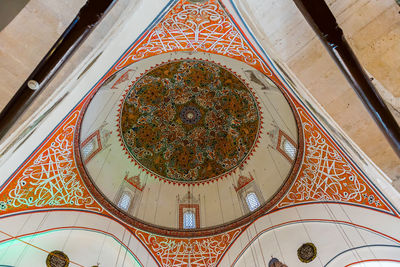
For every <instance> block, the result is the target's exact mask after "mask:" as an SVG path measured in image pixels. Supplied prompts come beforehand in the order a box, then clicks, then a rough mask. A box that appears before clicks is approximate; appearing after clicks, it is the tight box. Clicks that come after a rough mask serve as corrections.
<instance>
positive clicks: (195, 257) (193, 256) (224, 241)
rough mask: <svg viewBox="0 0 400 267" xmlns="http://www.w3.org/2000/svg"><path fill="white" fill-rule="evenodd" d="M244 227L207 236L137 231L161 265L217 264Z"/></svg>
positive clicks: (199, 266)
mask: <svg viewBox="0 0 400 267" xmlns="http://www.w3.org/2000/svg"><path fill="white" fill-rule="evenodd" d="M242 230H243V229H236V230H233V231H230V232H227V233H224V234H221V235H217V236H211V237H207V238H196V239H187V238H169V237H161V236H157V235H153V234H149V233H146V232H142V231H136V233H135V234H136V236H137V237H138V238H139V239H140V240H141V241H142V242H143V243H144V244H145V245H146V246H147V247H148V248H149V250H150V251H151V252H152V254H153V255H154V256H155V257H156V258H157V260H158V262H159V263H160V264H161V266H168V267H172V266H197V267H209V266H216V264H217V263H218V261H219V260H220V259H221V257H222V255H223V253H224V252H225V250H226V249H227V248H228V247H229V245H230V244H231V243H232V242H233V241H234V240H235V239H236V238H237V237H238V236H239V234H240V233H241V232H242Z"/></svg>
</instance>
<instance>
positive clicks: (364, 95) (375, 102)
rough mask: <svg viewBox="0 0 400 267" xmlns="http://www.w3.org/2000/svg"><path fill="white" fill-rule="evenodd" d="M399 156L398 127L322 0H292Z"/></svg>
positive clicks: (399, 136) (399, 140)
mask: <svg viewBox="0 0 400 267" xmlns="http://www.w3.org/2000/svg"><path fill="white" fill-rule="evenodd" d="M293 1H294V3H295V4H296V6H297V7H298V8H299V10H300V11H301V13H302V14H303V15H304V17H305V18H306V20H307V22H308V23H309V24H310V26H311V27H312V28H313V30H314V31H315V32H316V34H317V35H318V37H319V38H320V39H321V41H322V43H323V44H324V46H325V48H326V49H327V50H328V52H329V54H330V55H331V56H332V58H333V60H334V61H335V62H336V64H337V65H338V67H339V68H340V70H341V71H342V72H343V74H344V76H345V77H346V79H347V81H348V82H349V83H350V85H351V87H353V89H354V90H355V91H356V93H357V94H358V96H359V97H360V98H361V101H362V102H363V103H364V105H365V107H366V108H367V109H368V111H369V112H370V114H371V116H372V118H373V119H374V120H375V122H376V123H377V124H378V126H379V128H380V129H381V131H382V132H383V134H384V135H385V137H386V138H387V140H388V141H389V143H390V144H391V146H392V148H393V150H394V151H395V152H396V153H397V155H398V156H399V157H400V128H399V125H398V124H397V122H396V120H395V119H394V117H393V115H392V113H391V112H390V111H389V109H388V108H387V106H386V104H385V103H384V101H383V100H382V98H381V96H380V95H379V94H378V92H377V90H376V88H375V87H374V85H373V84H372V82H371V80H370V79H369V77H368V76H367V74H366V73H365V71H364V70H363V68H362V66H361V64H360V63H359V61H358V59H357V57H356V56H355V54H354V53H353V51H352V49H351V47H350V46H349V44H348V43H347V41H346V39H345V37H344V35H343V31H342V29H341V28H340V27H339V26H338V24H337V22H336V19H335V17H334V15H333V14H332V12H331V11H330V9H329V7H328V6H327V4H326V3H325V1H324V0H293Z"/></svg>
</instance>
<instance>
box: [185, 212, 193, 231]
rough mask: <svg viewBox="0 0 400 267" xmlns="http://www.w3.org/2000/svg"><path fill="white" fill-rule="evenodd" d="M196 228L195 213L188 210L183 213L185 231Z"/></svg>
mask: <svg viewBox="0 0 400 267" xmlns="http://www.w3.org/2000/svg"><path fill="white" fill-rule="evenodd" d="M194 228H196V215H195V214H194V212H193V211H191V210H188V211H185V212H184V213H183V229H194Z"/></svg>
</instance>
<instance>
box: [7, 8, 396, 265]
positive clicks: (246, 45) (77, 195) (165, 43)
mask: <svg viewBox="0 0 400 267" xmlns="http://www.w3.org/2000/svg"><path fill="white" fill-rule="evenodd" d="M196 2H197V1H196ZM248 40H249V38H246V36H245V35H244V33H243V30H242V29H241V28H240V27H239V26H238V24H236V22H235V21H234V20H233V18H232V17H231V15H230V14H229V13H228V12H227V10H226V8H225V7H224V5H223V4H222V3H220V2H218V1H215V0H210V1H201V2H198V3H195V1H193V2H189V1H183V0H180V1H177V2H176V3H174V4H172V5H171V7H170V10H169V11H168V12H166V13H165V15H163V16H162V17H160V18H159V20H158V21H157V22H156V23H155V25H154V26H153V27H152V28H150V29H149V30H148V31H146V32H144V33H143V34H142V36H141V38H139V39H138V41H137V42H136V43H134V44H132V46H131V47H130V48H129V49H128V50H127V52H126V53H125V54H124V55H123V56H122V57H121V58H120V60H118V62H116V63H115V65H114V66H113V68H112V69H110V70H109V72H108V73H106V75H105V76H104V77H103V78H102V79H101V80H100V81H99V82H98V83H97V84H96V86H94V88H93V89H92V91H91V92H89V94H88V95H87V96H86V97H85V98H83V99H82V100H81V101H80V102H79V103H77V105H76V107H75V108H74V109H73V110H71V111H70V112H69V113H68V116H67V117H66V118H65V119H64V120H63V121H62V122H61V123H60V124H59V126H58V127H57V128H55V129H54V130H53V132H52V133H51V134H50V135H49V137H48V138H46V139H45V140H43V141H42V142H40V145H39V146H38V148H37V149H36V151H35V152H34V153H33V154H32V155H30V156H29V158H27V160H26V161H25V162H24V163H23V164H22V165H21V166H20V168H19V169H18V170H16V171H15V172H14V174H13V175H12V176H11V177H10V178H9V179H8V180H7V182H6V183H5V184H4V185H3V186H2V188H1V190H2V191H1V196H0V209H1V212H0V214H1V215H2V216H3V215H7V214H13V213H18V212H24V211H35V210H45V209H46V210H49V209H60V208H64V209H77V210H87V211H90V212H94V213H102V214H107V215H110V216H112V215H111V214H110V213H108V212H107V209H104V208H103V205H102V204H100V203H97V201H96V199H95V197H93V196H92V195H91V193H89V192H90V190H88V189H87V187H86V185H85V183H84V182H83V179H82V177H81V176H82V175H81V172H80V171H79V169H80V168H82V166H78V165H79V164H82V163H81V162H80V161H77V160H76V159H77V158H79V157H80V155H76V150H74V146H75V147H76V146H78V145H79V144H78V143H77V139H76V138H74V135H75V134H76V133H77V132H78V130H77V129H78V128H79V127H80V125H79V119H78V118H79V116H81V115H82V114H81V112H82V110H83V109H84V107H85V105H87V102H88V101H89V100H90V99H91V97H92V96H93V95H94V94H95V93H96V92H97V90H98V89H99V88H100V86H101V85H102V84H104V83H105V82H107V83H110V88H111V89H110V90H113V89H115V90H117V89H118V88H120V87H121V88H122V87H126V86H127V85H129V83H130V82H131V74H132V72H133V71H132V70H128V71H124V72H123V73H119V74H118V75H119V76H118V78H116V77H117V76H113V75H117V74H116V73H117V71H119V70H121V69H123V68H124V67H127V66H128V65H130V64H132V63H135V62H138V61H140V60H143V59H146V58H150V57H152V56H158V55H162V54H166V53H171V52H178V51H188V52H193V53H196V52H202V53H211V54H216V55H221V56H225V57H230V58H233V59H236V60H239V61H242V62H244V63H245V64H248V65H249V66H251V67H253V68H255V69H257V70H259V71H260V72H262V73H263V74H264V75H266V76H267V77H269V79H271V80H272V81H273V82H274V83H275V84H277V85H278V86H279V87H280V89H281V90H282V91H283V92H284V94H285V95H286V96H287V98H288V99H290V102H291V104H292V107H293V109H294V111H295V112H296V113H297V114H298V116H297V118H298V122H297V123H298V125H299V126H300V127H301V132H302V136H301V138H299V148H300V146H301V147H302V149H298V153H299V154H300V155H298V156H299V157H300V160H299V161H298V162H297V163H296V164H297V165H298V166H297V170H298V171H297V172H296V173H295V175H294V176H293V182H292V183H290V185H289V186H287V188H286V191H284V192H283V193H282V194H281V195H278V196H276V198H277V200H278V201H277V202H276V205H274V207H270V209H269V211H271V210H274V209H282V208H287V207H290V206H293V205H302V204H308V203H321V202H323V203H343V204H349V205H357V206H362V207H365V208H369V209H374V210H378V211H382V212H385V213H388V214H392V215H394V216H398V214H397V212H396V211H395V209H394V208H393V207H392V205H391V204H390V203H389V202H388V201H387V200H386V199H385V198H384V196H382V195H381V194H380V193H379V191H378V190H377V189H376V188H375V187H374V185H372V184H371V182H370V181H369V180H368V178H367V177H365V175H364V174H362V173H361V172H360V171H359V170H358V168H357V167H356V166H355V165H354V163H353V162H352V161H351V160H350V159H349V158H348V157H347V156H346V154H345V153H344V152H343V151H342V150H341V148H340V146H338V145H337V144H336V142H335V140H333V139H332V138H331V137H330V136H329V135H328V134H327V133H326V132H325V131H324V130H323V128H322V127H321V125H320V124H319V122H318V121H317V120H316V119H315V117H314V116H313V114H312V113H311V112H310V110H309V109H308V108H307V107H306V106H304V104H303V103H302V102H301V100H300V99H299V98H298V97H297V95H296V94H294V93H293V91H292V90H291V89H290V88H287V87H286V86H285V85H284V84H285V83H284V82H283V81H281V80H280V78H279V77H278V76H277V75H276V73H275V71H274V70H273V68H272V67H271V66H270V65H269V63H268V62H267V61H266V59H265V58H264V57H262V56H261V54H260V53H259V52H258V51H257V50H256V49H255V48H254V45H253V44H252V43H250V41H248ZM103 128H104V127H103ZM103 128H99V129H98V132H95V133H93V135H90V136H89V137H88V138H87V143H89V142H93V144H92V145H93V146H97V148H96V149H97V150H98V151H100V150H101V149H102V148H103V147H107V142H108V141H107V140H108V139H107V138H104V137H108V136H110V135H116V134H117V133H115V132H106V131H105V130H104V129H103ZM100 133H102V134H101V136H102V138H100ZM270 134H271V135H274V134H277V132H274V133H272V132H271V133H270ZM83 143H85V140H84V141H83ZM85 144H86V143H85ZM96 149H94V150H93V151H94V152H92V153H91V154H90V155H88V156H87V157H86V159H84V160H90V159H92V158H95V156H96V154H95V152H96V151H97V150H96ZM301 153H302V154H301ZM126 177H127V181H130V180H129V179H128V178H130V176H129V177H128V174H127V176H126ZM132 177H133V176H132ZM131 180H132V179H131ZM135 181H136V180H135ZM249 181H250V180H249ZM250 182H251V181H250ZM135 185H136V186H135ZM135 185H134V186H135V188H136V189H137V190H139V191H141V190H143V187H144V184H141V182H140V180H139V181H136V183H135ZM246 185H247V184H246ZM136 189H134V190H136ZM266 212H268V211H266ZM264 214H265V213H264ZM261 215H262V214H259V216H261ZM127 228H129V229H131V231H132V232H133V234H134V235H135V236H136V237H137V238H138V239H139V240H141V242H142V243H143V244H144V245H145V246H146V247H147V248H148V250H149V251H150V252H151V253H153V255H155V258H156V259H157V261H158V262H159V263H160V264H161V265H163V266H175V265H179V264H181V265H186V264H191V265H193V264H196V266H212V265H213V264H215V263H217V262H218V261H219V260H220V258H221V257H222V256H223V254H224V251H225V250H226V249H227V248H228V247H229V245H230V244H231V243H232V242H233V241H234V240H235V238H236V237H237V236H238V235H239V234H240V232H241V231H242V230H243V226H242V227H238V228H236V229H233V230H230V231H226V232H224V233H219V234H217V235H213V236H211V237H202V238H200V237H196V238H183V237H181V238H172V237H165V236H160V235H156V234H152V233H149V232H146V231H143V229H136V228H132V227H130V226H128V225H127ZM144 230H146V229H144ZM188 250H190V253H191V254H190V255H189V256H188V255H186V254H185V251H188ZM206 254H207V255H206ZM205 255H206V256H205ZM205 258H207V259H208V260H207V261H205V260H204V259H205Z"/></svg>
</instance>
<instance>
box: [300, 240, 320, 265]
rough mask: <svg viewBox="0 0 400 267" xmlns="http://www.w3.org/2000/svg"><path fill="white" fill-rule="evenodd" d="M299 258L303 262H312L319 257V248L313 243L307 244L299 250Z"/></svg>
mask: <svg viewBox="0 0 400 267" xmlns="http://www.w3.org/2000/svg"><path fill="white" fill-rule="evenodd" d="M297 256H298V257H299V260H300V261H301V262H304V263H309V262H312V261H313V260H314V259H315V257H316V256H317V248H316V247H315V245H314V244H313V243H305V244H303V245H301V247H299V249H298V250H297Z"/></svg>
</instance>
